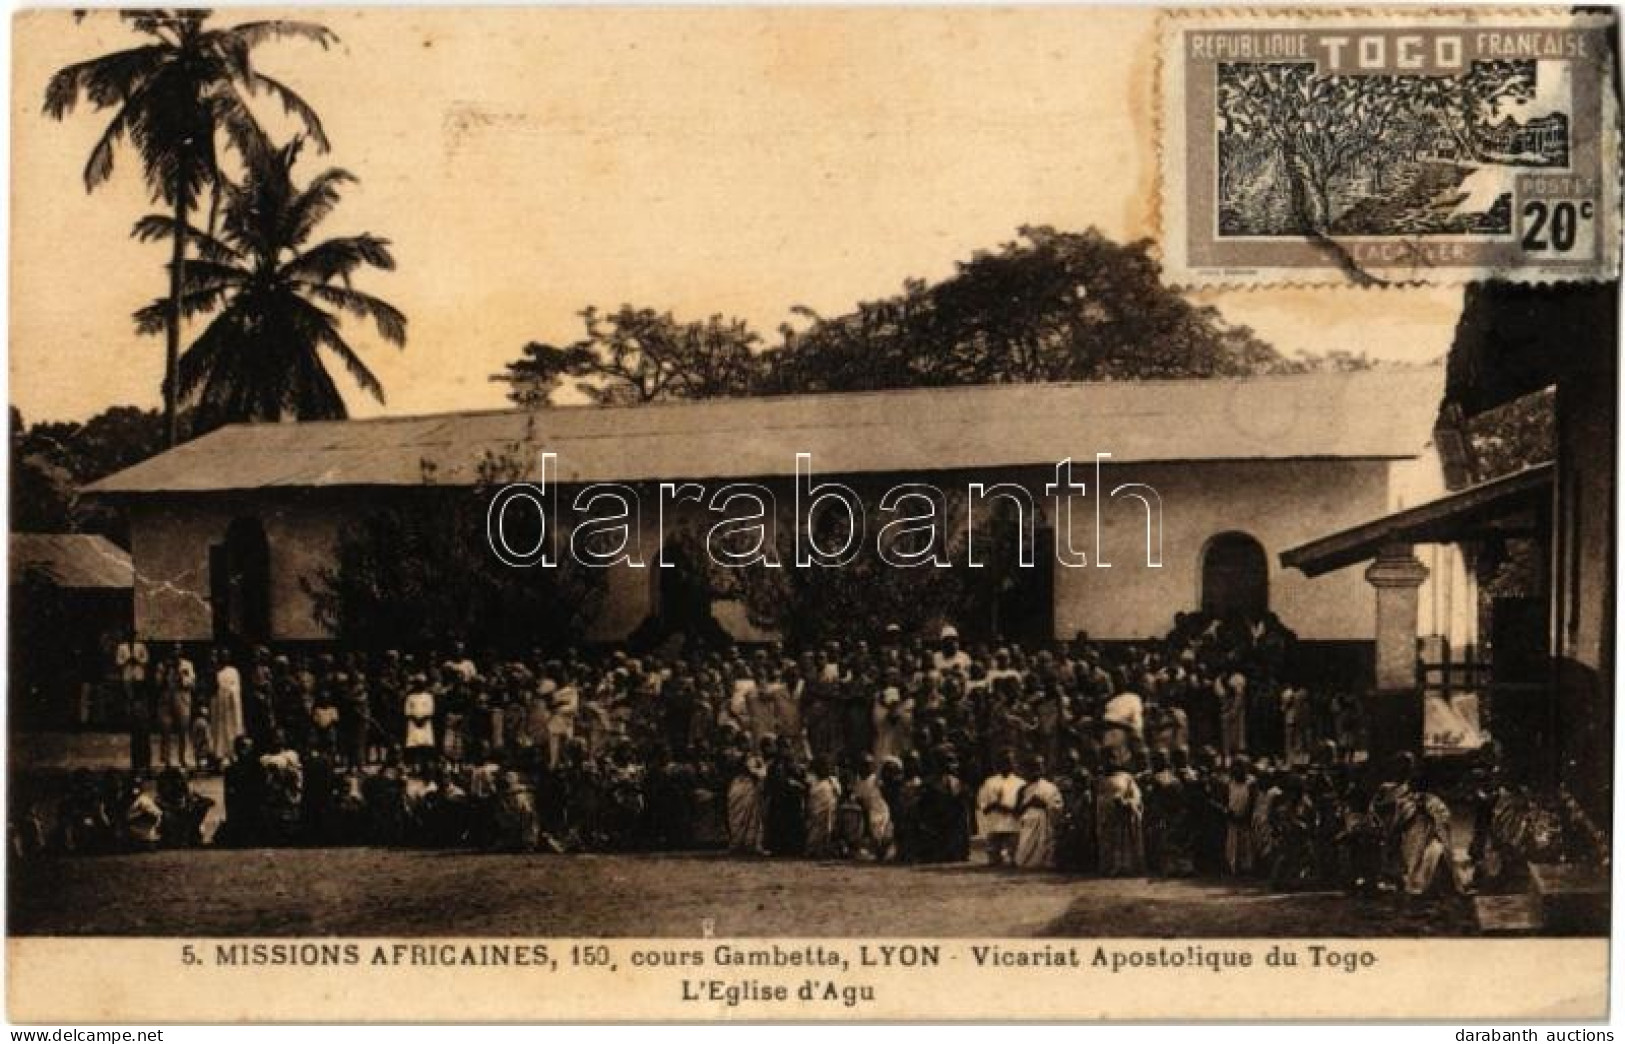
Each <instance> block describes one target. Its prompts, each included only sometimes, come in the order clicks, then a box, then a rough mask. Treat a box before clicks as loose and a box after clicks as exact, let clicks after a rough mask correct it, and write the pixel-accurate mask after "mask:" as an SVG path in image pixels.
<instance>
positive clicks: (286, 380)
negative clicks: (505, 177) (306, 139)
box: [136, 138, 406, 430]
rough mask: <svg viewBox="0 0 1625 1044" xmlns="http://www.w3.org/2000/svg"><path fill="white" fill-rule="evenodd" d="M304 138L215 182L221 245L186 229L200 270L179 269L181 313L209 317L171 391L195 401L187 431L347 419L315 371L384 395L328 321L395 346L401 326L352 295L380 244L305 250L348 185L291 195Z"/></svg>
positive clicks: (384, 248)
mask: <svg viewBox="0 0 1625 1044" xmlns="http://www.w3.org/2000/svg"><path fill="white" fill-rule="evenodd" d="M302 146H303V139H300V138H295V139H294V140H293V141H292V142H291V143H289V144H288V145H286V146H283V147H282V148H279V149H277V148H263V149H253V150H251V151H250V152H249V164H248V168H247V171H246V173H245V174H244V176H243V179H242V182H241V183H240V184H232V183H230V182H223V183H222V185H221V195H222V199H223V201H224V206H223V210H222V220H221V227H220V234H219V235H218V236H216V235H213V234H211V233H209V232H207V231H203V230H200V229H196V228H191V229H188V230H187V232H186V235H187V238H188V239H190V240H191V241H192V242H194V243H195V244H196V247H197V250H198V253H199V255H200V260H198V261H195V262H193V263H192V264H190V265H188V266H187V269H186V279H185V283H184V287H185V294H184V296H183V297H182V301H181V306H182V309H183V311H184V312H185V314H187V315H194V314H198V313H213V318H212V319H211V320H210V321H209V324H208V325H207V326H206V327H205V328H204V330H203V332H202V333H201V334H199V335H198V338H197V340H195V341H194V342H192V345H191V346H190V347H189V348H187V350H186V353H185V354H184V355H183V356H182V357H181V360H180V392H181V395H182V396H183V397H185V398H186V399H188V400H190V399H193V398H194V397H195V399H196V405H195V423H196V425H197V428H198V430H208V429H210V428H213V427H217V426H219V425H221V424H226V423H231V422H235V421H259V420H279V419H282V418H283V417H288V416H291V417H294V418H297V419H299V420H332V419H342V418H343V417H345V416H347V415H348V413H347V410H346V408H345V404H344V396H343V395H342V394H340V392H339V389H338V386H337V385H336V384H334V382H333V379H332V377H331V376H330V375H329V374H328V372H327V368H326V366H325V365H324V363H323V360H322V355H323V353H324V352H327V353H330V354H332V355H334V356H336V357H337V358H338V360H339V361H340V362H342V363H343V364H344V367H345V369H346V370H347V371H348V372H349V374H350V376H351V377H352V378H353V379H354V380H355V382H356V383H357V384H358V385H360V386H361V388H362V390H364V391H366V392H367V393H368V394H370V395H372V396H373V398H375V399H377V400H378V401H379V402H383V401H384V389H383V385H381V384H380V383H379V381H378V378H377V377H376V376H374V374H373V372H372V370H370V369H369V368H368V367H367V365H366V363H365V362H363V361H362V359H361V357H360V356H359V355H358V354H357V353H356V351H355V349H354V348H352V347H351V346H350V344H349V342H348V341H346V340H345V339H344V336H343V335H342V334H341V333H340V332H339V313H348V314H349V315H351V316H355V317H358V318H362V319H370V320H371V321H372V322H373V324H374V325H375V326H376V327H377V330H378V334H379V336H381V337H382V338H383V339H384V340H386V341H389V342H391V343H393V344H396V345H404V344H405V343H406V317H405V316H404V315H402V314H401V312H400V310H399V309H397V308H396V307H395V306H393V305H391V304H389V303H388V302H386V301H384V300H382V299H380V298H378V297H374V296H373V295H371V294H367V293H363V292H362V291H360V290H357V289H356V288H355V287H354V286H353V285H352V284H353V280H354V277H355V275H356V273H357V272H358V271H360V270H361V269H364V268H369V267H370V268H378V269H384V270H392V269H393V268H394V267H395V258H394V255H393V254H391V253H390V249H389V241H388V240H387V239H381V238H379V237H377V236H374V235H371V234H367V233H363V234H361V235H355V236H340V237H337V238H334V239H327V240H322V241H321V242H318V243H314V244H312V243H311V237H312V236H313V235H314V234H315V232H316V229H317V226H318V225H320V224H321V222H322V221H323V220H324V219H326V218H327V217H328V216H329V215H330V214H332V212H333V210H334V209H335V208H336V207H337V206H338V203H339V198H340V191H341V189H342V187H343V186H344V185H346V184H350V183H353V182H354V181H355V180H356V179H355V177H354V176H353V175H352V174H350V173H349V172H348V171H344V170H338V169H331V170H326V171H323V172H322V173H320V174H318V175H317V176H316V177H314V178H313V179H311V181H310V183H309V184H308V185H305V186H303V187H300V186H299V185H296V184H295V183H294V180H293V167H294V164H295V163H296V162H297V160H298V157H299V153H300V150H301V148H302ZM173 231H174V228H173V224H172V222H171V221H170V219H169V218H167V217H165V216H162V215H156V214H154V215H149V216H147V217H145V218H143V219H142V220H141V221H140V222H139V223H138V224H137V225H136V234H137V235H138V236H140V237H141V238H143V239H147V238H154V237H159V236H168V235H172V234H173ZM169 307H170V306H169V303H168V302H165V301H157V302H154V303H153V304H151V305H149V306H148V307H146V308H143V309H142V310H141V311H139V312H137V313H136V322H137V325H138V327H139V328H140V329H141V330H143V331H152V330H156V329H159V328H161V327H163V326H164V325H165V324H166V323H167V314H168V311H169Z"/></svg>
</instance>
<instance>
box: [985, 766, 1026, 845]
mask: <svg viewBox="0 0 1625 1044" xmlns="http://www.w3.org/2000/svg"><path fill="white" fill-rule="evenodd" d="M996 766H997V767H996V769H995V771H994V773H993V774H992V775H991V776H989V777H987V779H986V780H985V781H984V782H983V783H982V787H981V789H980V790H978V791H977V792H976V811H977V814H978V815H979V817H980V819H981V828H982V833H983V834H984V835H985V836H986V837H987V861H988V864H989V865H990V866H1003V865H1005V864H1007V863H1009V862H1010V861H1011V860H1013V859H1014V858H1015V854H1016V844H1017V841H1018V840H1019V839H1020V837H1021V819H1020V808H1019V806H1018V805H1017V802H1019V801H1020V800H1021V788H1022V787H1024V786H1026V785H1027V781H1026V780H1024V779H1022V778H1021V777H1020V776H1018V775H1016V755H1015V751H1013V750H1010V749H1008V748H1006V749H1005V750H1002V751H1000V752H999V754H998V760H997V762H996Z"/></svg>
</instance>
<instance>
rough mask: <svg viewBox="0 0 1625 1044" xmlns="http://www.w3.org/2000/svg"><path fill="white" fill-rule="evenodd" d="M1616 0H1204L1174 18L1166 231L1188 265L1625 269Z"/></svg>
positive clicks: (1436, 271) (1255, 280) (1561, 275)
mask: <svg viewBox="0 0 1625 1044" xmlns="http://www.w3.org/2000/svg"><path fill="white" fill-rule="evenodd" d="M1614 34H1615V25H1614V21H1613V18H1612V16H1611V15H1599V14H1580V13H1577V12H1576V11H1574V10H1572V9H1568V8H1556V9H1549V10H1546V11H1544V12H1538V11H1537V12H1533V13H1532V12H1531V10H1530V9H1527V8H1510V7H1508V8H1499V9H1497V8H1486V9H1482V10H1477V11H1474V10H1471V9H1457V10H1443V11H1434V10H1428V9H1425V8H1420V7H1417V8H1405V7H1400V6H1394V7H1388V8H1368V9H1347V10H1339V9H1337V8H1335V7H1330V6H1328V7H1319V8H1305V9H1301V10H1297V9H1289V8H1264V9H1257V8H1255V9H1252V10H1245V9H1228V10H1223V11H1219V10H1214V11H1202V10H1190V11H1179V12H1177V13H1175V14H1173V15H1171V16H1170V17H1169V18H1168V20H1167V23H1166V29H1165V32H1164V34H1163V37H1162V43H1161V48H1160V59H1161V63H1162V65H1161V68H1162V83H1161V96H1160V105H1159V115H1160V117H1161V124H1160V144H1161V148H1162V161H1163V167H1162V186H1161V204H1162V208H1163V209H1162V215H1163V221H1162V237H1163V244H1162V245H1163V250H1164V256H1165V257H1166V259H1167V264H1168V272H1169V277H1170V279H1171V280H1172V281H1174V282H1176V283H1180V284H1186V285H1195V286H1202V285H1226V286H1256V285H1259V284H1262V283H1275V284H1280V283H1296V284H1311V283H1314V284H1337V283H1346V282H1353V283H1356V284H1359V285H1380V284H1384V283H1406V282H1424V283H1446V284H1459V283H1465V282H1470V281H1474V280H1481V279H1497V280H1505V281H1508V282H1536V283H1538V282H1560V281H1569V280H1596V279H1603V280H1606V279H1612V278H1614V277H1615V276H1616V275H1617V273H1618V271H1619V242H1618V239H1619V235H1618V233H1619V228H1618V221H1617V217H1618V214H1617V212H1618V200H1619V178H1618V174H1619V168H1618V153H1619V128H1618V118H1619V114H1618V105H1617V99H1616V97H1615V93H1616V92H1615V89H1614V83H1615V77H1616V75H1617V70H1616V67H1615V49H1614V46H1613V38H1614Z"/></svg>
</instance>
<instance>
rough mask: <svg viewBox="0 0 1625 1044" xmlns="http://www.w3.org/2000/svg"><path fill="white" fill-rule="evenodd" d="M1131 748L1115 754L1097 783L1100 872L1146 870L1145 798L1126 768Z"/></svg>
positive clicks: (1126, 873) (1119, 873)
mask: <svg viewBox="0 0 1625 1044" xmlns="http://www.w3.org/2000/svg"><path fill="white" fill-rule="evenodd" d="M1126 755H1127V751H1124V750H1123V749H1122V748H1117V750H1114V751H1113V752H1112V754H1111V757H1112V762H1111V767H1110V768H1108V769H1107V770H1106V772H1105V774H1104V775H1102V776H1101V777H1100V780H1099V781H1098V782H1097V783H1096V784H1095V833H1096V837H1097V839H1098V842H1097V843H1098V845H1099V848H1100V872H1101V873H1102V874H1104V875H1106V876H1107V877H1134V876H1138V875H1139V874H1143V873H1145V800H1144V797H1143V796H1142V795H1141V793H1140V786H1139V784H1138V783H1136V782H1135V781H1134V777H1133V775H1131V774H1130V773H1129V772H1128V771H1127V768H1126V765H1127V764H1128V758H1127V756H1126Z"/></svg>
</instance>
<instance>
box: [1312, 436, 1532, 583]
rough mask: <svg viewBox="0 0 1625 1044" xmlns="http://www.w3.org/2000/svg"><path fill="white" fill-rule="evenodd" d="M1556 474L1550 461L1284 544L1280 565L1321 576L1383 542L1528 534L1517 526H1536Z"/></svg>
mask: <svg viewBox="0 0 1625 1044" xmlns="http://www.w3.org/2000/svg"><path fill="white" fill-rule="evenodd" d="M1556 478H1557V469H1556V467H1555V466H1554V465H1553V464H1552V463H1551V462H1550V461H1547V462H1546V463H1544V464H1535V465H1531V466H1530V467H1527V468H1524V469H1523V470H1522V471H1515V472H1513V473H1512V474H1510V475H1503V476H1501V477H1500V478H1497V479H1491V480H1489V481H1488V482H1481V483H1479V484H1478V485H1476V486H1469V487H1467V488H1466V489H1462V490H1457V491H1456V492H1454V493H1447V494H1446V495H1444V496H1442V497H1439V498H1437V499H1435V500H1430V501H1428V502H1427V503H1425V504H1418V505H1416V506H1415V507H1409V508H1405V509H1403V510H1401V511H1395V512H1393V513H1391V514H1387V515H1383V516H1381V517H1379V518H1374V519H1372V520H1370V521H1369V522H1362V523H1360V524H1359V525H1357V526H1351V527H1349V528H1348V529H1343V530H1339V531H1338V532H1336V533H1329V534H1327V535H1326V536H1323V537H1318V538H1316V539H1315V540H1311V541H1310V542H1309V543H1307V544H1300V545H1299V546H1297V547H1293V548H1288V549H1287V550H1285V551H1282V552H1281V564H1282V565H1283V566H1286V567H1287V568H1288V569H1299V570H1301V571H1302V572H1303V573H1304V575H1305V576H1320V575H1321V574H1322V573H1329V572H1331V571H1332V570H1334V569H1342V568H1343V567H1344V566H1350V565H1353V564H1354V563H1356V562H1365V561H1368V560H1369V559H1372V558H1375V557H1376V556H1377V553H1378V552H1379V551H1381V550H1382V548H1383V546H1384V545H1386V544H1392V543H1404V544H1453V543H1459V542H1462V541H1467V540H1474V539H1481V538H1483V537H1484V536H1486V535H1494V534H1497V533H1499V535H1501V536H1508V535H1527V534H1521V532H1520V531H1521V527H1523V526H1525V525H1527V526H1530V527H1533V526H1536V525H1538V521H1537V518H1538V510H1539V508H1540V507H1541V505H1543V504H1549V503H1550V502H1551V498H1552V484H1553V483H1554V482H1555V481H1556ZM1519 515H1528V516H1530V518H1529V521H1528V522H1527V523H1525V522H1522V521H1521V520H1519V519H1517V516H1519ZM1509 520H1510V521H1511V522H1512V524H1511V525H1508V522H1509Z"/></svg>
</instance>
